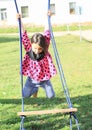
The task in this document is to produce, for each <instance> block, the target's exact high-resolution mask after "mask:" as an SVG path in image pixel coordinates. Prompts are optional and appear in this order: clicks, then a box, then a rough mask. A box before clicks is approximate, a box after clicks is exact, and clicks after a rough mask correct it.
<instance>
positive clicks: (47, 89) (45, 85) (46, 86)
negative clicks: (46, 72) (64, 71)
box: [41, 80, 55, 98]
mask: <svg viewBox="0 0 92 130" xmlns="http://www.w3.org/2000/svg"><path fill="white" fill-rule="evenodd" d="M41 86H42V87H43V88H44V90H45V92H46V96H47V97H48V98H52V97H54V96H55V92H54V89H53V87H52V84H51V82H50V80H47V81H45V82H44V83H42V84H41Z"/></svg>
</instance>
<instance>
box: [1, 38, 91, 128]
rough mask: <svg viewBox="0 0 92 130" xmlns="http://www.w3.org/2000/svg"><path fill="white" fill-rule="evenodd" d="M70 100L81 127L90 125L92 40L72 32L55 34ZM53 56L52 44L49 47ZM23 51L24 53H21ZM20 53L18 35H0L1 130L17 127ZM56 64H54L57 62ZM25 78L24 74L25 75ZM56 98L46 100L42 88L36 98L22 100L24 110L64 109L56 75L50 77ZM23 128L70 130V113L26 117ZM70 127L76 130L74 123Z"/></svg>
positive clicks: (18, 121)
mask: <svg viewBox="0 0 92 130" xmlns="http://www.w3.org/2000/svg"><path fill="white" fill-rule="evenodd" d="M56 44H57V48H58V52H59V56H60V59H61V63H62V67H63V71H64V75H65V78H66V82H67V85H68V88H69V92H70V97H71V101H72V103H73V106H74V107H77V108H78V112H77V113H76V114H77V118H78V121H79V124H80V127H81V130H91V128H92V123H91V120H92V107H91V106H92V101H91V100H92V60H91V59H92V42H89V41H87V40H85V39H82V42H80V40H79V37H76V36H72V35H65V36H61V37H56ZM49 51H50V52H51V54H52V56H53V60H54V63H55V64H56V62H55V59H54V54H53V50H52V46H51V47H50V50H49ZM24 53H25V52H24V50H23V55H24ZM19 55H20V52H19V38H18V36H8V37H7V36H3V37H2V36H0V130H19V127H20V118H19V117H18V116H17V112H18V111H21V108H22V106H21V84H20V65H19V64H20V61H19V59H20V56H19ZM56 67H57V65H56ZM24 80H25V77H24ZM51 81H52V84H53V87H54V89H55V92H56V97H55V98H53V99H47V98H46V97H45V93H44V91H43V89H41V88H40V89H39V93H38V98H36V99H35V98H33V97H32V98H28V99H25V100H24V104H25V111H29V110H30V111H31V110H44V109H54V108H67V107H68V105H67V102H66V99H65V95H64V92H63V89H62V85H61V83H60V78H59V75H58V74H57V75H56V76H55V78H52V79H51ZM24 125H25V128H26V130H61V129H62V130H69V129H70V128H69V116H67V115H60V114H56V115H42V116H31V117H28V118H26V119H25V123H24ZM73 129H74V130H77V129H76V127H75V125H74V123H73Z"/></svg>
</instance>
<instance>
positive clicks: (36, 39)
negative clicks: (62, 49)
mask: <svg viewBox="0 0 92 130" xmlns="http://www.w3.org/2000/svg"><path fill="white" fill-rule="evenodd" d="M31 43H37V44H38V45H39V46H40V47H42V48H43V50H44V52H45V53H46V52H47V44H46V41H45V37H44V36H43V35H42V34H41V33H35V34H34V35H33V36H32V38H31Z"/></svg>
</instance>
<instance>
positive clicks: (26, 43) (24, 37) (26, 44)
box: [17, 14, 31, 51]
mask: <svg viewBox="0 0 92 130" xmlns="http://www.w3.org/2000/svg"><path fill="white" fill-rule="evenodd" d="M17 19H20V21H21V15H20V14H17ZM21 29H22V33H23V34H22V43H23V45H24V48H25V50H26V51H29V50H30V47H31V42H30V39H29V37H28V35H27V31H26V30H25V29H24V26H23V23H22V21H21Z"/></svg>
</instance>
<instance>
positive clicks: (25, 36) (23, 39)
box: [22, 31, 31, 51]
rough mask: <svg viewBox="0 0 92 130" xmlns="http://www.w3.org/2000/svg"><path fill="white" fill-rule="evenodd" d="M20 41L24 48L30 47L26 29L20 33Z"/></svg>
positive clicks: (27, 49) (28, 48)
mask: <svg viewBox="0 0 92 130" xmlns="http://www.w3.org/2000/svg"><path fill="white" fill-rule="evenodd" d="M22 43H23V45H24V48H25V50H26V51H29V50H30V48H31V41H30V39H29V37H28V35H27V32H26V31H25V32H24V33H23V35H22Z"/></svg>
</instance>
